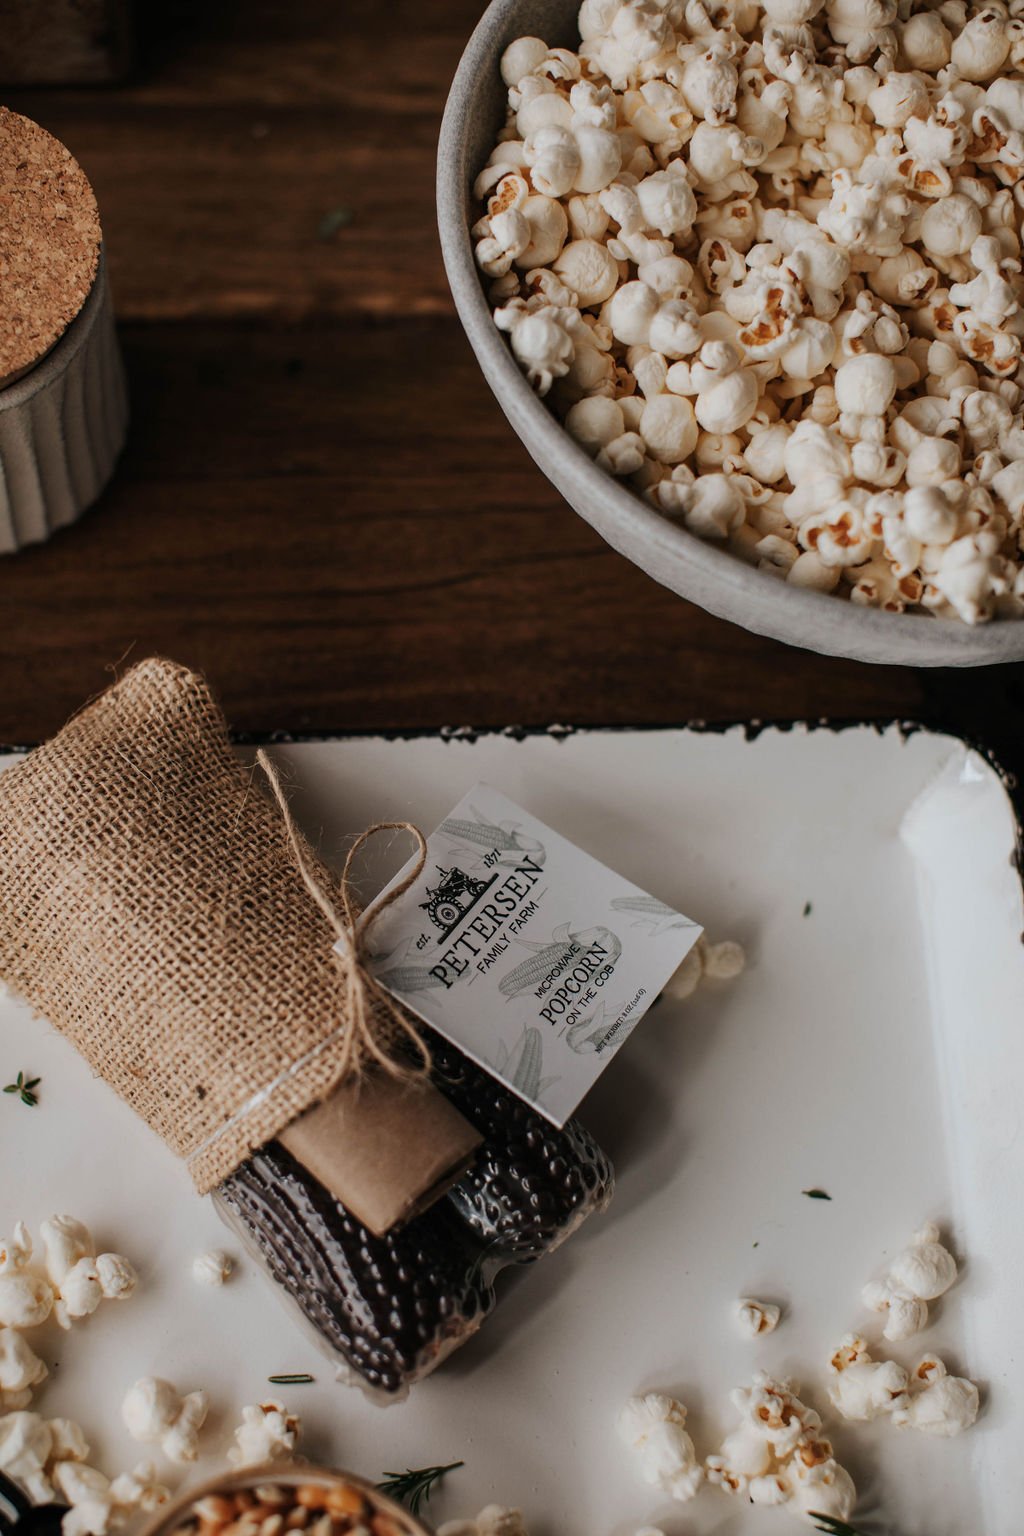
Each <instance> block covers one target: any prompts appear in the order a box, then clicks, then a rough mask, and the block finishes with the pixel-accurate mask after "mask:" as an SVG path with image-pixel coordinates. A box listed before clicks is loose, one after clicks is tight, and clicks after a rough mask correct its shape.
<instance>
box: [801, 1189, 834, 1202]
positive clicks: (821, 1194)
mask: <svg viewBox="0 0 1024 1536" xmlns="http://www.w3.org/2000/svg"><path fill="white" fill-rule="evenodd" d="M800 1193H801V1194H802V1195H806V1196H807V1198H808V1200H831V1199H832V1196H831V1195H830V1194H828V1193H827V1192H826V1191H825V1190H823V1189H802V1190H801V1191H800Z"/></svg>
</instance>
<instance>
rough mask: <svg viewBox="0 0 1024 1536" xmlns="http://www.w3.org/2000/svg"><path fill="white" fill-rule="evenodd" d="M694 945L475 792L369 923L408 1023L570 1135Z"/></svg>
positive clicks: (695, 932)
mask: <svg viewBox="0 0 1024 1536" xmlns="http://www.w3.org/2000/svg"><path fill="white" fill-rule="evenodd" d="M408 868H409V866H408V865H406V869H408ZM404 873H405V870H403V871H401V872H400V873H399V874H398V875H397V876H396V877H395V879H394V880H393V881H392V882H391V885H390V886H388V887H387V889H389V890H390V889H391V886H394V885H397V884H398V882H399V881H400V880H401V878H402V876H403V874H404ZM700 934H701V928H700V926H699V925H698V924H697V923H694V922H692V921H691V919H690V918H688V917H684V916H682V914H681V913H679V912H675V911H673V909H672V908H671V907H668V906H666V905H665V904H664V903H663V902H661V901H658V900H656V899H655V898H654V897H652V896H649V895H648V894H647V893H646V892H645V891H641V890H640V889H639V888H638V887H637V886H635V885H631V884H630V882H629V881H628V880H624V879H622V877H621V876H620V875H616V874H615V873H614V872H613V871H612V870H610V869H608V868H606V866H605V865H603V864H600V863H598V861H597V860H596V859H593V858H591V857H590V855H589V854H587V853H584V852H583V851H582V850H581V849H579V848H577V847H576V846H575V845H574V844H573V843H570V842H569V841H568V840H567V839H566V838H564V837H561V836H560V835H559V834H558V833H557V832H554V831H552V829H551V828H550V827H547V826H545V825H544V823H543V822H540V821H538V820H537V819H536V818H535V817H534V816H531V815H530V813H529V812H528V811H525V810H523V809H522V807H520V806H518V805H515V804H514V803H513V802H512V801H511V800H508V799H506V797H505V796H504V795H503V794H501V793H499V791H497V790H495V789H492V788H491V786H490V785H488V784H478V785H477V786H476V787H475V788H474V789H472V790H470V792H469V794H468V795H466V796H465V798H464V799H463V800H461V801H460V802H459V804H458V805H457V806H456V807H455V809H454V810H453V811H452V812H451V814H450V815H449V816H448V817H446V819H445V820H444V821H443V822H442V823H441V825H440V826H439V827H438V828H437V831H436V832H434V834H433V835H432V836H431V837H430V838H429V839H428V842H427V862H426V866H425V868H424V871H423V874H422V875H421V876H420V878H419V879H418V880H417V881H416V883H415V884H414V885H413V886H412V887H410V889H409V890H408V891H406V892H405V894H404V895H403V896H401V897H399V899H398V900H397V901H396V902H395V903H394V904H393V905H392V906H390V907H388V908H386V909H385V911H384V912H382V913H381V915H380V916H379V917H378V918H377V919H376V920H375V922H374V926H373V935H372V956H371V960H370V964H371V967H372V969H373V971H374V974H375V975H376V976H377V979H378V980H379V981H380V982H382V983H383V985H384V986H386V987H387V988H388V990H389V991H390V992H392V993H393V994H394V996H395V997H397V998H399V999H400V1001H401V1002H402V1003H404V1004H405V1005H406V1007H408V1008H409V1009H410V1010H411V1011H412V1012H413V1013H416V1014H418V1015H419V1017H420V1018H422V1019H424V1020H425V1021H426V1022H427V1023H428V1024H430V1025H431V1026H432V1027H433V1028H434V1029H436V1030H437V1031H438V1033H439V1034H442V1035H444V1036H445V1037H446V1039H448V1040H450V1041H451V1042H452V1044H453V1045H456V1046H458V1048H459V1049H460V1050H461V1051H463V1052H464V1053H465V1054H466V1055H467V1056H469V1057H470V1058H471V1059H472V1060H473V1061H475V1062H476V1063H477V1064H478V1065H479V1066H481V1067H484V1068H485V1069H486V1070H487V1071H488V1072H490V1073H492V1074H493V1076H495V1077H496V1078H498V1079H499V1080H500V1081H501V1082H503V1083H504V1084H505V1085H506V1086H507V1087H508V1088H510V1089H512V1091H513V1092H514V1093H517V1094H518V1095H519V1097H520V1098H521V1099H525V1101H526V1102H527V1103H528V1104H531V1105H532V1106H533V1107H534V1108H535V1109H537V1110H539V1112H540V1113H541V1114H542V1115H544V1116H546V1118H547V1119H548V1120H550V1121H552V1122H553V1124H555V1125H557V1126H562V1125H564V1124H565V1122H566V1120H568V1118H569V1116H570V1115H571V1114H572V1113H573V1111H574V1110H575V1109H576V1107H577V1105H578V1104H579V1102H580V1100H581V1099H582V1098H583V1096H584V1095H585V1094H586V1093H587V1091H588V1089H589V1088H590V1087H591V1086H592V1085H593V1083H594V1082H595V1081H596V1080H597V1078H598V1077H599V1076H600V1074H601V1073H602V1072H603V1070H604V1068H605V1067H606V1066H607V1064H608V1062H609V1061H610V1060H611V1058H612V1057H613V1056H614V1055H615V1053H616V1051H617V1050H618V1049H619V1047H620V1046H621V1045H622V1044H623V1043H624V1042H625V1041H626V1040H627V1039H628V1038H629V1036H630V1034H631V1033H632V1031H633V1028H634V1027H635V1025H636V1024H637V1023H638V1022H639V1021H640V1019H641V1018H642V1017H643V1015H644V1014H645V1013H646V1012H647V1009H648V1008H649V1007H650V1006H651V1004H652V1003H653V1002H654V1000H655V998H656V997H657V996H658V994H659V993H660V992H661V990H662V988H663V987H664V985H665V983H666V982H667V981H668V979H669V977H670V976H671V975H672V974H673V972H674V971H675V970H676V969H677V968H678V966H679V965H680V964H681V963H682V961H683V960H684V959H685V958H686V956H687V954H688V953H689V951H690V950H691V949H692V948H693V946H694V944H695V943H696V942H697V939H698V938H699V937H700ZM339 948H340V946H339Z"/></svg>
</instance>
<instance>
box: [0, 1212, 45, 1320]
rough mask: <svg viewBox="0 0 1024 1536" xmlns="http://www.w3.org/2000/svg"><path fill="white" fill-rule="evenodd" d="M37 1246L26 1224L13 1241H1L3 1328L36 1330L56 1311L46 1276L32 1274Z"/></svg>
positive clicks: (20, 1224) (0, 1313) (0, 1315)
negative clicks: (30, 1265) (34, 1247)
mask: <svg viewBox="0 0 1024 1536" xmlns="http://www.w3.org/2000/svg"><path fill="white" fill-rule="evenodd" d="M32 1254H33V1244H32V1238H31V1235H30V1234H29V1230H28V1228H27V1227H26V1225H25V1223H24V1222H23V1221H19V1222H18V1224H17V1225H16V1227H15V1229H14V1236H13V1238H5V1239H3V1241H0V1325H3V1326H4V1327H7V1328H35V1327H38V1325H39V1324H40V1323H45V1322H46V1319H47V1318H48V1317H49V1316H50V1313H51V1312H52V1311H53V1302H54V1294H53V1287H52V1286H51V1285H50V1283H49V1281H48V1280H46V1279H44V1278H43V1276H42V1275H36V1274H32V1273H31V1272H30V1271H29V1269H28V1266H29V1264H30V1263H31V1262H32Z"/></svg>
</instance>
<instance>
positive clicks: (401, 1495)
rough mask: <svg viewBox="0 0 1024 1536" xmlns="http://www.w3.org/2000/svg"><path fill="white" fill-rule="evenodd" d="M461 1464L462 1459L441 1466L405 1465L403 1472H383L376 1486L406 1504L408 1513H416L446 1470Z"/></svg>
mask: <svg viewBox="0 0 1024 1536" xmlns="http://www.w3.org/2000/svg"><path fill="white" fill-rule="evenodd" d="M463 1466H465V1462H463V1461H449V1462H446V1463H445V1465H444V1466H443V1467H415V1468H413V1467H406V1469H405V1471H404V1472H385V1473H384V1476H383V1478H382V1479H381V1481H380V1482H379V1483H378V1484H377V1487H378V1488H379V1489H380V1491H381V1493H386V1494H389V1495H390V1497H391V1498H393V1499H400V1500H401V1501H402V1502H403V1503H405V1504H407V1505H408V1507H409V1512H410V1514H413V1515H418V1514H419V1512H420V1504H421V1503H423V1502H424V1500H426V1499H429V1498H430V1495H431V1494H432V1493H433V1491H434V1484H435V1483H437V1482H439V1481H440V1479H441V1478H442V1477H444V1475H445V1473H446V1472H454V1471H455V1468H456V1467H463Z"/></svg>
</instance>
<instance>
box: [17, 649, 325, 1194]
mask: <svg viewBox="0 0 1024 1536" xmlns="http://www.w3.org/2000/svg"><path fill="white" fill-rule="evenodd" d="M261 778H262V776H261V775H258V774H257V772H256V770H255V769H254V768H252V767H249V766H245V765H243V764H242V763H241V762H240V761H239V760H238V758H237V757H236V756H235V755H234V753H233V752H232V750H231V748H230V745H229V742H228V735H227V729H226V726H225V721H224V717H223V715H222V714H221V712H220V710H219V709H218V707H217V705H216V703H215V702H214V700H213V698H212V696H211V694H210V691H209V689H208V688H207V686H206V683H205V682H204V681H203V679H202V678H201V677H198V676H196V675H195V674H194V673H192V672H189V671H187V670H186V669H185V668H184V667H180V666H176V665H174V664H173V663H171V662H168V661H162V660H151V661H146V662H143V663H141V665H139V666H137V667H135V668H134V669H133V670H132V671H131V672H129V673H128V674H127V675H126V676H125V677H124V678H123V679H122V680H121V681H120V682H118V683H117V684H116V685H115V686H114V687H112V688H111V689H110V690H109V691H108V692H107V693H104V694H103V695H101V696H100V697H99V698H98V699H96V700H95V701H94V702H93V703H91V704H90V705H88V707H87V708H85V709H84V710H82V712H81V713H80V714H78V715H77V716H75V717H74V718H73V719H72V720H71V721H70V722H69V723H68V724H67V725H66V726H65V727H64V729H63V730H62V731H61V732H60V733H59V735H57V736H56V737H55V738H54V739H53V740H52V741H51V742H48V743H47V744H46V745H45V746H42V747H40V748H38V749H37V750H36V751H34V752H32V753H31V754H30V755H29V756H28V757H27V758H26V759H25V760H24V761H23V762H20V763H18V764H16V765H15V766H14V767H12V768H10V769H8V770H7V771H6V772H5V773H3V774H2V775H0V976H2V977H3V979H4V980H5V981H6V982H7V983H8V985H9V986H10V987H11V988H12V989H13V990H14V991H16V992H17V993H18V994H20V995H21V996H22V997H23V998H25V999H26V1000H27V1002H28V1003H29V1004H30V1005H31V1007H32V1008H33V1009H34V1010H35V1011H36V1012H37V1013H39V1014H42V1015H43V1016H45V1017H46V1018H47V1019H49V1020H50V1021H51V1022H52V1023H53V1024H54V1025H56V1027H57V1028H58V1029H59V1030H61V1031H62V1032H63V1033H64V1034H65V1035H67V1036H68V1038H69V1039H70V1040H71V1041H72V1042H73V1043H74V1045H75V1046H76V1047H77V1049H78V1050H79V1051H80V1052H81V1053H82V1055H83V1056H84V1057H85V1058H86V1060H87V1061H88V1062H89V1064H90V1066H91V1067H92V1068H93V1070H94V1071H95V1072H97V1073H99V1075H100V1076H101V1077H103V1078H105V1079H106V1081H107V1082H108V1083H110V1084H111V1086H112V1087H114V1088H115V1089H116V1090H117V1092H118V1093H119V1094H120V1095H121V1097H122V1098H123V1099H125V1100H127V1102H128V1103H129V1104H130V1105H131V1106H132V1108H133V1109H135V1110H136V1111H137V1112H138V1113H139V1114H140V1115H142V1116H143V1118H144V1119H145V1120H147V1121H148V1122H149V1124H150V1125H151V1126H152V1127H153V1129H154V1130H155V1131H157V1132H158V1133H159V1135H160V1136H162V1137H163V1139H164V1141H166V1142H167V1143H168V1145H169V1146H170V1147H172V1148H173V1150H174V1151H175V1152H176V1153H177V1154H178V1155H179V1156H180V1157H182V1158H184V1160H185V1161H186V1163H187V1164H188V1167H189V1170H190V1172H191V1174H192V1178H193V1180H194V1181H195V1184H196V1186H197V1188H198V1189H199V1190H200V1191H201V1192H205V1191H207V1190H209V1189H212V1188H213V1187H214V1186H215V1185H217V1184H218V1183H219V1182H220V1181H221V1180H222V1179H224V1178H225V1177H226V1176H227V1174H228V1173H230V1172H231V1171H232V1169H234V1168H235V1167H236V1166H237V1165H238V1163H239V1162H240V1161H241V1160H242V1159H243V1158H244V1157H245V1155H246V1154H247V1152H248V1151H249V1150H250V1149H252V1148H253V1147H255V1146H258V1145H259V1144H261V1143H262V1142H264V1141H267V1140H269V1139H270V1138H271V1137H273V1136H275V1135H276V1134H277V1133H278V1132H279V1131H281V1130H282V1129H283V1128H284V1127H285V1126H286V1125H287V1124H288V1123H289V1122H290V1121H292V1120H293V1119H294V1118H295V1117H296V1116H297V1115H299V1114H300V1113H301V1112H302V1111H304V1110H306V1109H307V1108H308V1107H309V1106H311V1105H314V1104H316V1103H317V1102H318V1101H319V1100H321V1099H323V1098H324V1097H325V1096H326V1095H327V1094H328V1093H329V1092H330V1091H331V1090H332V1088H333V1087H334V1086H335V1084H336V1083H337V1082H338V1079H339V1075H340V1072H341V1070H342V1068H341V1065H340V1063H341V1062H342V1056H343V1053H342V1050H341V1045H340V1040H339V1031H340V1030H341V1029H342V1028H343V1025H344V1020H343V1019H342V1018H340V1017H339V1006H340V1005H339V998H340V996H341V989H340V985H339V982H340V979H341V976H340V973H341V972H343V969H344V964H345V962H343V961H341V960H340V958H339V957H338V956H337V955H335V954H334V953H333V951H332V946H333V944H334V941H335V937H336V934H335V932H334V930H333V929H332V926H331V923H330V922H329V920H328V918H327V917H326V916H325V915H324V913H323V912H322V911H321V910H319V908H318V906H317V903H316V902H314V901H313V900H312V899H311V898H310V895H309V892H308V890H307V888H306V883H305V882H304V880H303V878H302V875H301V873H300V871H299V869H298V867H297V864H296V859H295V846H294V843H293V842H292V841H291V840H290V836H289V832H288V830H287V828H286V826H285V824H284V821H283V820H282V816H281V811H280V809H279V807H278V806H277V805H274V804H272V803H271V800H270V799H269V798H268V797H267V795H266V794H265V793H264V789H263V785H262V782H261ZM307 857H308V858H312V855H309V854H308V850H307ZM315 868H316V874H317V879H318V880H319V881H322V882H323V885H324V888H325V889H326V890H328V891H329V890H330V889H331V888H332V877H331V876H330V875H329V874H328V872H327V871H326V869H324V867H323V866H322V865H319V864H317V865H316V866H315ZM307 874H308V864H307ZM335 888H336V887H335Z"/></svg>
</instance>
